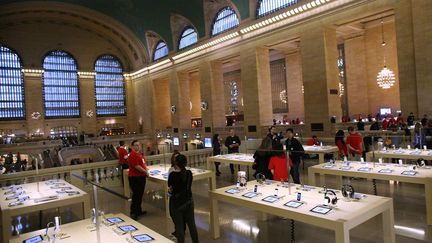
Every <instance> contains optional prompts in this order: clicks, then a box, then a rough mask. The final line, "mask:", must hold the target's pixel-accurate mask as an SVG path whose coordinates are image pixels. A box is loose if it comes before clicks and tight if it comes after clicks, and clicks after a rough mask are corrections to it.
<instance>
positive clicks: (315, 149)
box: [303, 145, 339, 164]
mask: <svg viewBox="0 0 432 243" xmlns="http://www.w3.org/2000/svg"><path fill="white" fill-rule="evenodd" d="M303 149H304V151H305V154H318V163H320V164H322V163H324V162H325V161H324V155H325V154H333V158H334V159H336V158H337V156H338V153H339V149H338V147H336V146H308V145H303Z"/></svg>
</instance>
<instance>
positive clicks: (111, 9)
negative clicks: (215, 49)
mask: <svg viewBox="0 0 432 243" xmlns="http://www.w3.org/2000/svg"><path fill="white" fill-rule="evenodd" d="M209 1H218V0H209ZM17 2H33V3H35V1H29V0H0V5H3V4H8V3H17ZM44 2H45V3H46V2H61V3H68V4H74V5H78V6H81V7H86V8H89V9H91V10H95V11H98V12H100V13H102V14H105V15H107V16H109V17H111V18H114V19H115V20H117V21H119V22H120V23H122V24H123V25H125V26H126V27H127V28H129V29H130V30H131V31H132V32H133V33H134V34H135V35H136V36H137V38H138V39H140V40H141V41H142V43H143V44H144V43H145V42H146V41H145V32H146V31H149V30H150V31H154V32H156V33H158V34H159V35H160V36H161V37H162V38H163V39H165V40H166V42H167V44H168V46H169V47H170V49H173V48H172V43H173V41H172V35H171V29H170V28H171V27H170V16H171V14H178V15H182V16H184V17H186V18H187V19H189V20H190V21H191V22H192V24H193V25H194V26H195V27H196V28H197V31H198V33H199V36H200V37H203V36H205V35H206V33H205V23H204V19H205V18H204V8H203V6H204V4H203V0H109V1H106V0H58V1H44ZM232 2H233V3H234V4H235V5H236V7H237V9H238V10H239V12H240V15H241V16H240V17H241V19H245V18H248V17H249V15H250V14H249V0H232Z"/></svg>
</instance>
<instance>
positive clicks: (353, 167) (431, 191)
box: [309, 162, 432, 225]
mask: <svg viewBox="0 0 432 243" xmlns="http://www.w3.org/2000/svg"><path fill="white" fill-rule="evenodd" d="M410 167H412V166H411V165H398V164H384V163H383V164H380V163H370V162H369V163H362V162H350V164H349V166H346V164H345V163H342V162H336V163H335V164H334V165H330V164H324V165H315V166H312V167H309V184H311V185H318V182H317V181H316V178H317V177H316V176H317V175H320V177H321V176H324V175H334V176H339V177H340V178H339V180H337V181H338V182H339V185H340V184H341V183H342V177H343V176H346V177H359V178H366V179H376V180H386V181H390V180H392V181H401V182H407V183H414V184H421V185H424V186H425V200H426V213H427V224H428V225H432V169H431V167H423V168H422V167H420V168H416V170H414V172H413V171H412V170H411V169H412V168H410ZM413 173H415V175H412V174H413ZM320 177H318V178H320Z"/></svg>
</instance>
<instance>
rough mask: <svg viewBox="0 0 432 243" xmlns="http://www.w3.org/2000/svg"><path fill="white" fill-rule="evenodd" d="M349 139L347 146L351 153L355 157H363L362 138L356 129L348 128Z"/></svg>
mask: <svg viewBox="0 0 432 243" xmlns="http://www.w3.org/2000/svg"><path fill="white" fill-rule="evenodd" d="M348 133H349V135H348V137H347V139H346V144H347V147H348V151H349V153H350V154H351V155H352V156H353V157H356V158H357V157H361V156H362V143H363V138H362V136H361V135H360V134H359V133H358V132H357V131H355V130H354V127H348Z"/></svg>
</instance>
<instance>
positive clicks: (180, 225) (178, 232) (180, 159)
mask: <svg viewBox="0 0 432 243" xmlns="http://www.w3.org/2000/svg"><path fill="white" fill-rule="evenodd" d="M186 164H187V159H186V157H185V156H184V155H182V154H179V155H177V157H176V158H175V165H174V166H175V168H176V170H174V171H173V172H171V173H170V174H169V176H168V191H169V193H170V194H171V196H170V199H169V207H170V211H171V217H172V220H173V222H174V225H175V237H176V238H177V242H178V243H184V242H185V229H186V228H185V226H186V225H187V226H188V228H189V233H190V236H191V238H192V242H193V243H198V242H199V240H198V231H197V228H196V225H195V215H194V202H193V198H192V181H193V175H192V172H191V171H190V170H186Z"/></svg>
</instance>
